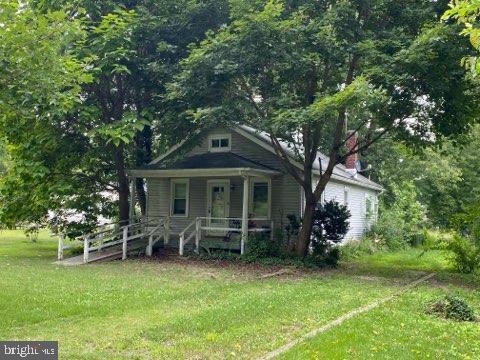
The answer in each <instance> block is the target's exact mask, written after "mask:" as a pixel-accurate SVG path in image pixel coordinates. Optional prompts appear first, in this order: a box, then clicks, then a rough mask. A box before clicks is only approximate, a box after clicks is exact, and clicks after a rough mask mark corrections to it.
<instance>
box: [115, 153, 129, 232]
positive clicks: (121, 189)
mask: <svg viewBox="0 0 480 360" xmlns="http://www.w3.org/2000/svg"><path fill="white" fill-rule="evenodd" d="M113 158H114V162H115V171H116V173H117V182H118V215H119V220H120V221H121V222H122V223H123V224H126V223H128V220H129V216H130V211H129V210H130V204H129V201H128V200H129V199H128V197H129V195H130V189H129V188H128V178H127V174H126V172H125V159H124V149H123V146H117V147H114V149H113Z"/></svg>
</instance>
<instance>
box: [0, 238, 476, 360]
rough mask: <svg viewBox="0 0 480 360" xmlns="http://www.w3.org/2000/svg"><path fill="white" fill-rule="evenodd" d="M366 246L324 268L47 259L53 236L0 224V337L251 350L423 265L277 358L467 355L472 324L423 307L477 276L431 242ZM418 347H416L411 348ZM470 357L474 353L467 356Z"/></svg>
mask: <svg viewBox="0 0 480 360" xmlns="http://www.w3.org/2000/svg"><path fill="white" fill-rule="evenodd" d="M419 254H420V252H419V251H416V250H410V251H407V252H403V253H397V254H393V255H392V254H376V255H373V256H368V257H365V258H362V259H359V260H355V261H352V262H349V263H347V264H342V266H341V267H340V268H339V269H337V270H333V271H321V272H313V271H309V272H298V271H297V272H295V273H293V274H289V275H283V276H281V277H275V278H268V279H261V278H260V275H262V274H266V273H269V272H272V271H274V270H273V269H269V268H267V267H260V268H252V267H251V266H247V267H242V266H240V265H231V266H220V265H218V264H215V263H202V262H193V261H188V260H178V259H175V258H174V259H172V260H166V259H153V260H151V261H143V260H138V259H134V260H128V261H124V262H121V261H115V262H110V263H103V264H91V265H88V266H80V267H72V268H64V267H59V266H56V265H52V261H54V259H55V256H56V243H55V239H49V238H48V236H47V235H46V234H41V236H40V239H39V241H38V242H37V243H31V242H29V241H27V240H26V239H25V238H24V236H23V234H22V233H21V232H15V231H3V232H1V233H0V274H1V276H0V339H18V340H20V339H22V340H25V339H31V340H58V341H59V346H60V357H61V358H63V359H115V358H118V359H158V358H168V359H171V358H179V359H180V358H181V359H183V358H191V359H204V358H209V359H210V358H217V359H224V358H234V357H239V358H248V359H251V358H255V357H258V356H261V355H262V354H264V353H266V352H268V351H271V350H273V349H275V348H277V347H279V346H281V345H283V344H284V343H285V342H287V341H289V340H291V339H294V338H296V337H298V336H300V335H302V334H304V333H306V332H308V331H310V330H312V329H314V328H316V327H318V326H321V325H322V324H325V323H326V322H328V321H329V320H332V319H335V318H336V317H338V316H340V315H342V314H344V313H345V312H348V311H349V310H352V309H354V308H357V307H359V306H361V305H364V304H368V303H370V302H372V301H374V300H376V299H379V298H381V297H383V296H385V295H388V294H390V293H392V292H393V291H396V290H398V289H399V287H400V286H403V285H404V284H406V283H408V282H409V281H411V280H412V279H416V278H418V277H419V276H421V274H422V273H423V272H425V271H430V270H434V271H437V272H438V273H439V276H438V278H437V279H436V280H435V281H432V282H431V283H430V284H429V285H425V286H421V287H420V288H419V289H415V290H412V291H411V292H409V293H407V294H405V295H402V296H401V297H400V298H398V299H396V300H394V301H392V302H389V303H387V304H384V305H382V306H381V307H380V308H377V309H375V310H372V311H371V312H369V313H366V314H363V315H360V316H358V317H357V318H354V319H351V320H349V321H347V322H345V323H343V324H342V325H340V326H339V327H337V328H334V329H331V330H330V331H328V332H327V333H324V334H321V335H319V336H318V337H317V338H314V339H311V340H310V341H307V342H306V343H304V344H302V345H299V346H297V347H296V348H294V349H292V350H291V351H290V352H288V353H287V354H285V357H288V358H325V359H332V358H335V359H336V358H339V359H345V358H348V359H364V358H382V359H383V358H392V359H393V358H395V359H398V358H399V356H400V357H407V358H408V357H411V358H423V357H424V355H425V356H426V355H430V356H431V357H435V358H455V357H457V358H475V355H476V354H478V353H479V352H480V349H479V347H480V330H479V328H480V325H479V324H460V323H454V322H449V321H443V320H438V319H435V318H432V317H430V316H427V315H424V314H423V306H424V303H425V301H427V300H428V299H431V298H432V297H435V296H436V295H439V294H443V293H446V292H449V293H450V292H452V293H458V294H461V295H462V296H465V297H466V298H468V299H469V300H470V302H471V304H472V305H473V306H474V308H475V310H476V311H477V312H478V313H480V296H479V295H480V293H479V290H478V289H479V288H480V283H479V281H478V279H476V278H473V277H461V276H458V275H455V274H452V273H451V272H449V269H448V263H447V262H446V261H445V260H444V259H443V257H442V256H441V254H439V253H436V252H430V253H427V254H425V255H424V256H422V257H420V258H419V257H418V255H419ZM418 351H420V353H418ZM477 357H478V356H477Z"/></svg>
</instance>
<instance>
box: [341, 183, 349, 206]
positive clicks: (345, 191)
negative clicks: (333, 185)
mask: <svg viewBox="0 0 480 360" xmlns="http://www.w3.org/2000/svg"><path fill="white" fill-rule="evenodd" d="M349 196H350V189H349V188H348V186H345V187H344V188H343V205H345V206H348V201H349Z"/></svg>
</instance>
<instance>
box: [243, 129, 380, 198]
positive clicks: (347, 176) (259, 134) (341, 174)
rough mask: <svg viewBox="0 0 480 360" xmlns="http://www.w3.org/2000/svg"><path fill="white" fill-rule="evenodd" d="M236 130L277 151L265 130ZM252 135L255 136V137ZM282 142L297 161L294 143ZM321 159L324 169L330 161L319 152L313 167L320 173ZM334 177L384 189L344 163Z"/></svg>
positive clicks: (335, 169)
mask: <svg viewBox="0 0 480 360" xmlns="http://www.w3.org/2000/svg"><path fill="white" fill-rule="evenodd" d="M234 130H235V131H236V132H238V133H239V134H240V135H243V136H247V137H249V138H250V139H251V140H254V139H257V140H258V141H260V142H261V143H259V142H256V143H257V144H259V145H261V144H264V145H266V147H265V146H264V147H265V148H267V149H268V150H270V151H272V152H275V151H274V150H273V146H272V142H271V140H270V136H269V134H268V133H266V132H265V131H261V130H258V129H255V128H253V127H251V126H247V125H238V126H237V127H236V128H234ZM252 137H254V139H253V138H252ZM280 144H281V145H282V148H283V150H284V151H285V152H286V153H287V154H288V155H289V156H290V157H291V158H292V160H293V161H295V153H294V151H293V150H292V145H291V144H289V143H288V142H286V141H280ZM320 159H321V160H322V167H323V169H325V168H326V167H327V166H328V162H329V158H328V156H326V155H324V154H322V153H321V152H318V153H317V158H316V159H315V162H314V164H313V169H314V170H316V171H317V174H319V172H320V167H319V160H320ZM298 165H299V164H298ZM299 167H300V169H301V168H302V167H301V166H299ZM332 178H334V179H336V180H339V181H343V182H348V183H353V184H356V185H359V186H363V187H368V188H371V189H374V190H378V191H382V190H383V187H382V186H381V185H380V184H377V183H376V182H374V181H372V180H370V179H368V178H366V177H365V176H363V175H361V174H359V173H354V172H351V171H349V170H347V168H346V167H345V166H344V165H343V164H337V165H335V168H334V169H333V175H332Z"/></svg>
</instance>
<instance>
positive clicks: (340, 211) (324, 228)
mask: <svg viewBox="0 0 480 360" xmlns="http://www.w3.org/2000/svg"><path fill="white" fill-rule="evenodd" d="M350 216H351V215H350V211H349V210H348V208H347V207H346V206H344V205H341V204H339V203H338V202H336V201H335V200H330V201H327V202H325V203H323V204H321V205H320V206H319V207H318V208H317V209H316V210H315V213H314V220H313V229H312V244H311V245H312V249H313V256H318V257H323V256H327V255H328V254H329V252H330V250H331V249H332V245H334V244H338V243H339V242H341V241H342V240H343V238H344V237H345V235H346V234H347V231H348V228H349V222H348V219H349V218H350Z"/></svg>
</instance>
